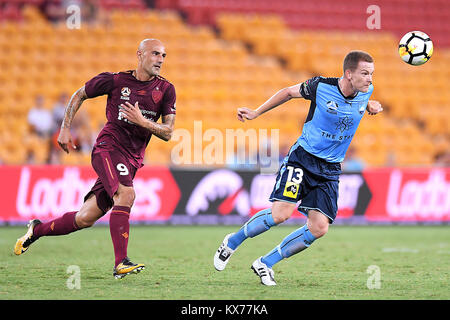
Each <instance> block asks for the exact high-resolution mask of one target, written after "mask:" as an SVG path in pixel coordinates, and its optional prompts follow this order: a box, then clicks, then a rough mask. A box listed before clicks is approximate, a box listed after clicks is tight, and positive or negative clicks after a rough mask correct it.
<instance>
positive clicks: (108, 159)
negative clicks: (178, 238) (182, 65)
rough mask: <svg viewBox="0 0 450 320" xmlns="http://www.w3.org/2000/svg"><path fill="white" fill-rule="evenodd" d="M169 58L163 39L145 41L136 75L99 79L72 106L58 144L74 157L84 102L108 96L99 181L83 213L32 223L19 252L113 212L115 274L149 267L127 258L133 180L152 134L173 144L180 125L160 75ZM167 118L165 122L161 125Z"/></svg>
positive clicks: (98, 146) (98, 149) (95, 160)
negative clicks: (74, 133) (74, 126)
mask: <svg viewBox="0 0 450 320" xmlns="http://www.w3.org/2000/svg"><path fill="white" fill-rule="evenodd" d="M165 57H166V52H165V48H164V45H163V43H162V42H161V41H159V40H157V39H145V40H143V41H142V42H141V43H140V44H139V48H138V50H137V58H138V65H137V68H136V69H135V70H129V71H125V72H118V73H110V72H104V73H100V74H99V75H97V76H95V77H94V78H92V79H91V80H89V81H88V82H86V84H85V85H84V86H83V87H81V88H80V89H78V90H77V91H76V92H75V93H74V94H73V96H72V98H71V100H70V102H69V103H68V105H67V107H66V110H65V115H64V119H63V122H62V124H61V131H60V134H59V137H58V143H59V145H60V146H61V148H62V149H63V150H64V151H65V152H67V153H69V146H72V147H74V146H73V143H72V138H71V134H70V125H71V123H72V120H73V118H74V116H75V113H76V112H77V111H78V109H79V108H80V106H81V104H82V103H83V101H84V100H86V99H90V98H94V97H97V96H101V95H105V94H106V95H108V100H107V105H106V118H107V123H106V125H105V126H104V127H103V129H102V130H101V131H100V133H99V135H98V137H97V140H96V142H95V145H94V148H93V150H92V158H91V162H92V166H93V168H94V170H95V172H96V173H97V175H98V179H97V181H96V182H95V184H94V186H93V187H92V189H91V190H90V192H89V193H88V194H87V195H86V196H85V198H84V204H83V205H82V207H81V208H80V210H79V211H76V212H67V213H65V214H64V215H62V216H61V217H59V218H57V219H54V220H52V221H48V222H45V223H44V222H41V221H40V220H37V219H35V220H31V221H30V223H29V225H28V231H27V233H26V234H25V235H24V236H23V237H21V238H20V239H18V240H17V243H16V245H15V248H14V253H15V254H16V255H20V254H22V253H24V252H25V251H26V250H28V248H29V247H30V245H31V244H32V243H33V242H34V241H36V240H37V239H39V238H40V237H42V236H57V235H65V234H69V233H71V232H74V231H78V230H80V229H84V228H88V227H90V226H92V225H93V224H94V223H95V222H96V221H97V220H98V219H99V218H101V217H102V216H103V215H104V214H106V213H107V212H108V211H109V210H110V209H111V208H112V210H111V214H110V219H109V226H110V233H111V239H112V242H113V247H114V255H115V264H114V272H113V275H114V276H115V277H116V278H122V277H124V276H125V275H127V274H130V273H137V272H139V271H141V270H142V269H144V268H145V266H144V265H143V264H135V263H132V262H131V261H130V260H129V259H128V257H127V247H128V238H129V232H130V231H129V228H130V225H129V216H130V209H131V207H132V205H133V202H134V199H135V191H134V188H133V179H134V176H135V174H136V171H137V170H138V169H139V168H141V167H142V166H143V164H142V162H143V159H144V154H145V148H146V147H147V145H148V143H149V141H150V138H151V136H152V135H156V136H157V137H158V138H160V139H163V140H165V141H168V140H170V138H171V136H172V132H173V129H174V123H175V100H176V95H175V88H174V86H173V85H172V84H171V83H170V82H168V81H167V80H166V79H164V78H163V77H161V76H159V73H160V70H161V67H162V64H163V62H164V59H165ZM160 117H162V122H161V123H157V121H158V119H159V118H160Z"/></svg>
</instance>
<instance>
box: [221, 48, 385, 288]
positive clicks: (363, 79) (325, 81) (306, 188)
mask: <svg viewBox="0 0 450 320" xmlns="http://www.w3.org/2000/svg"><path fill="white" fill-rule="evenodd" d="M343 69H344V70H343V71H344V74H343V76H342V77H341V78H324V77H314V78H311V79H309V80H307V81H305V82H303V83H301V84H297V85H294V86H292V87H288V88H284V89H282V90H280V91H278V92H277V93H276V94H275V95H273V96H272V97H271V98H270V99H268V100H267V101H266V102H265V103H263V104H262V105H261V106H260V107H259V108H257V109H256V110H251V109H248V108H239V109H238V119H239V120H240V121H245V120H252V119H255V118H257V117H259V116H260V115H262V114H263V113H265V112H267V111H269V110H271V109H273V108H275V107H277V106H279V105H281V104H283V103H285V102H287V101H289V100H291V99H293V98H304V99H308V100H310V101H311V105H310V109H309V113H308V116H307V118H306V121H305V124H304V126H303V131H302V135H301V136H300V137H299V138H298V140H297V141H296V142H295V144H294V145H293V146H292V147H291V149H290V151H289V153H288V154H287V156H286V157H285V158H284V160H283V162H282V164H281V166H280V169H279V171H278V176H277V179H276V183H275V186H274V188H273V191H272V194H271V196H270V201H271V202H272V207H271V208H269V209H265V210H262V211H260V212H258V213H256V214H255V215H254V216H253V217H252V218H250V219H249V220H248V221H247V222H246V223H245V224H244V225H243V226H242V227H241V228H240V229H239V230H238V231H237V232H235V233H230V234H228V235H226V236H225V238H224V240H223V242H222V244H221V246H220V247H219V249H218V250H217V252H216V254H215V255H214V267H215V268H216V269H217V270H218V271H222V270H224V269H225V267H226V265H227V263H228V261H229V260H230V257H231V255H232V254H233V253H234V252H235V250H236V249H237V248H238V247H239V245H241V243H242V242H243V241H244V240H245V239H247V238H253V237H255V236H257V235H259V234H261V233H263V232H265V231H267V230H269V229H270V228H271V227H273V226H276V225H278V224H280V223H282V222H284V221H286V220H287V219H288V218H289V217H290V216H291V214H292V213H293V211H294V210H295V207H296V206H297V203H298V201H299V200H301V203H300V205H299V206H298V210H299V211H300V212H301V213H302V214H304V215H305V216H306V217H307V222H306V224H305V225H304V226H303V227H301V228H299V229H297V230H295V231H294V232H292V233H291V234H289V235H288V236H287V237H286V238H284V239H283V240H282V241H281V243H280V244H279V245H277V246H276V247H275V248H273V249H272V250H271V251H270V252H268V253H267V254H266V255H264V256H262V257H260V258H258V259H256V260H255V261H254V262H253V264H252V267H251V268H252V269H253V271H254V272H255V273H256V274H257V275H258V276H259V277H260V279H261V283H262V284H264V285H268V286H273V285H276V282H275V279H274V271H273V269H272V267H273V266H274V265H275V264H276V263H278V262H280V261H281V260H283V259H285V258H288V257H291V256H293V255H294V254H297V253H299V252H301V251H303V250H304V249H306V248H308V247H309V246H310V245H311V244H312V243H313V242H314V241H316V240H317V239H319V238H320V237H322V236H324V235H325V234H326V233H327V231H328V226H329V224H331V223H333V221H334V219H335V218H336V214H337V199H338V183H339V175H340V173H341V165H340V163H341V162H342V161H343V160H344V156H345V153H346V151H347V149H348V147H349V145H350V142H351V140H352V138H353V136H354V135H355V132H356V129H357V127H358V125H359V122H360V121H361V118H362V117H363V115H364V113H365V111H366V110H367V112H368V113H369V115H375V114H377V113H379V112H381V111H382V110H383V109H382V107H381V105H380V103H379V102H377V101H374V100H369V99H370V96H371V94H372V91H373V85H372V75H373V72H374V63H373V59H372V57H371V56H370V55H369V54H368V53H366V52H363V51H351V52H350V53H348V54H347V56H346V57H345V59H344V64H343Z"/></svg>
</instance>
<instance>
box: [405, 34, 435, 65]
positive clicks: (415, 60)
mask: <svg viewBox="0 0 450 320" xmlns="http://www.w3.org/2000/svg"><path fill="white" fill-rule="evenodd" d="M398 53H399V54H400V58H402V60H403V61H405V62H406V63H409V64H411V65H413V66H420V65H421V64H424V63H425V62H427V61H428V60H430V58H431V56H432V55H433V42H432V41H431V39H430V37H429V36H428V35H427V34H426V33H424V32H422V31H411V32H408V33H407V34H405V35H404V36H403V37H402V38H401V40H400V43H399V44H398Z"/></svg>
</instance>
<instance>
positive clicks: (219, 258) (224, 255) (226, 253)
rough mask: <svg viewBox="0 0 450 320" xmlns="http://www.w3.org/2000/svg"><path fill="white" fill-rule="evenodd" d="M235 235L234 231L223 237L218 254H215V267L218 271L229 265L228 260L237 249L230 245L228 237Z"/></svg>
mask: <svg viewBox="0 0 450 320" xmlns="http://www.w3.org/2000/svg"><path fill="white" fill-rule="evenodd" d="M232 235H233V233H230V234H227V235H226V236H225V238H224V239H223V242H222V244H221V245H220V247H219V249H217V251H216V254H215V255H214V268H216V270H217V271H222V270H223V269H225V267H226V266H227V263H228V261H230V258H231V256H232V254H233V253H234V251H235V250H233V249H231V248H230V247H228V239H229V238H230V237H231V236H232Z"/></svg>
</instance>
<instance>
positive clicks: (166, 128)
mask: <svg viewBox="0 0 450 320" xmlns="http://www.w3.org/2000/svg"><path fill="white" fill-rule="evenodd" d="M120 107H121V109H122V112H123V114H124V116H125V118H126V119H127V120H129V121H131V122H133V123H135V124H137V125H138V126H141V127H144V128H146V129H148V130H150V132H151V133H152V134H154V135H155V136H157V137H158V138H160V139H162V140H164V141H169V140H170V139H171V138H172V133H173V129H174V126H175V115H174V114H168V115H165V116H163V117H162V123H156V122H154V121H151V120H148V119H146V118H145V117H144V116H143V115H142V113H141V110H140V109H139V105H138V102H136V103H135V104H134V105H132V104H131V103H129V102H125V104H121V105H120Z"/></svg>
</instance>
